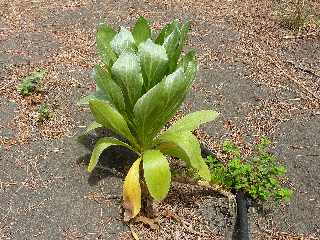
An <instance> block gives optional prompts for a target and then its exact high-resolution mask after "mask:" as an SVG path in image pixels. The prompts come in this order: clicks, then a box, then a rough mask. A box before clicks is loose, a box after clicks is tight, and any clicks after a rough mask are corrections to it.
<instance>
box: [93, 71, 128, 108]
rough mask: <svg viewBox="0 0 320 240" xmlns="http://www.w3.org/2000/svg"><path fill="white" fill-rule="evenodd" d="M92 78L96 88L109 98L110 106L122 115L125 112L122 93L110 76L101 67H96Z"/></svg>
mask: <svg viewBox="0 0 320 240" xmlns="http://www.w3.org/2000/svg"><path fill="white" fill-rule="evenodd" d="M93 76H94V79H95V81H96V83H97V85H98V87H99V88H100V89H101V90H103V91H104V93H105V94H106V95H107V96H109V99H110V102H111V103H112V105H113V106H115V108H116V109H117V110H118V111H119V112H121V113H123V112H124V110H125V103H124V99H123V96H122V92H121V89H120V87H119V86H118V85H117V84H116V83H115V82H114V81H113V80H112V78H111V74H110V73H109V72H108V71H106V70H104V69H103V68H102V67H101V66H99V65H96V66H95V69H94V74H93Z"/></svg>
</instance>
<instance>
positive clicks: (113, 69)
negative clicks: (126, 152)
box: [82, 17, 218, 219]
mask: <svg viewBox="0 0 320 240" xmlns="http://www.w3.org/2000/svg"><path fill="white" fill-rule="evenodd" d="M188 30H189V23H188V22H187V23H184V24H183V25H180V23H179V22H178V21H176V20H174V21H172V22H170V23H169V24H167V25H166V26H165V27H164V28H163V29H162V30H161V32H160V34H159V35H158V36H156V37H153V36H152V34H151V29H150V26H149V24H148V22H147V21H146V20H145V19H144V18H143V17H140V18H139V19H138V21H137V22H136V24H135V26H134V27H133V29H132V31H131V32H130V31H129V30H127V29H126V28H121V29H120V30H119V32H116V31H115V30H113V29H112V28H111V27H109V26H107V25H105V24H102V25H99V27H98V30H97V36H96V41H97V50H98V52H99V54H100V56H101V59H102V62H103V63H102V64H100V65H97V66H96V67H95V69H94V79H95V81H96V84H97V90H96V92H95V93H93V94H91V95H89V96H87V97H85V99H83V100H82V102H83V103H86V102H87V103H88V104H89V106H90V109H91V112H92V114H93V115H94V117H95V120H96V121H95V122H93V123H91V124H90V125H89V126H88V128H87V130H86V132H85V133H88V132H89V131H91V130H94V129H96V128H99V127H104V128H109V129H111V130H112V131H114V132H115V133H117V134H119V135H121V136H123V137H124V138H126V139H127V142H123V141H120V140H119V139H116V138H112V137H103V138H101V139H99V140H98V141H97V143H96V145H95V148H94V150H93V152H92V156H91V159H90V163H89V166H88V170H89V172H91V171H92V170H93V169H94V168H95V166H96V164H97V162H98V159H99V156H100V155H101V153H102V152H103V151H104V150H105V149H106V148H108V147H110V146H112V145H120V146H124V147H127V148H128V149H130V150H132V151H134V152H136V153H137V154H138V156H139V157H138V159H137V160H136V161H135V162H134V163H133V164H132V166H131V168H130V170H129V172H128V174H127V176H126V178H125V181H124V187H123V200H124V202H123V206H124V208H125V209H126V213H127V216H128V219H130V218H133V217H135V216H136V215H137V214H138V213H139V211H140V209H141V185H140V183H142V184H146V186H147V189H148V191H149V194H150V195H151V196H152V197H153V198H154V199H156V200H158V201H160V200H162V199H164V198H165V197H166V195H167V194H168V191H169V187H170V183H171V172H170V168H169V163H168V160H167V158H166V157H165V155H169V156H174V157H178V158H180V159H182V160H184V161H185V162H186V163H187V165H188V166H190V167H192V168H194V169H195V170H196V171H197V172H198V174H199V175H200V176H201V177H202V178H203V179H205V180H208V181H209V180H210V178H211V176H210V171H209V169H208V167H207V165H206V163H205V162H204V160H203V159H202V157H201V154H200V146H199V142H198V140H197V138H196V137H195V136H194V135H193V134H192V133H191V131H192V130H194V129H195V128H197V127H198V126H199V125H200V124H202V123H205V122H208V121H212V120H214V119H215V118H216V117H217V115H218V113H217V112H214V111H199V112H195V113H191V114H189V115H187V116H185V117H184V118H182V119H181V120H179V121H177V122H176V123H175V124H174V125H172V126H171V127H170V128H169V129H167V130H166V131H164V132H162V131H161V130H162V129H163V127H164V125H165V124H166V123H167V122H168V120H169V119H170V118H171V117H172V116H173V115H174V114H175V113H176V111H177V110H178V109H179V107H180V106H181V104H182V102H183V100H184V99H185V96H186V94H187V92H188V91H189V89H190V87H191V85H192V83H193V81H194V79H195V76H196V72H197V62H196V58H195V54H194V52H193V51H190V52H188V53H186V54H185V55H184V56H181V53H182V47H183V45H184V43H185V41H186V37H187V32H188ZM141 174H143V178H142V177H140V175H141Z"/></svg>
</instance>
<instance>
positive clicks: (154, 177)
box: [143, 150, 171, 201]
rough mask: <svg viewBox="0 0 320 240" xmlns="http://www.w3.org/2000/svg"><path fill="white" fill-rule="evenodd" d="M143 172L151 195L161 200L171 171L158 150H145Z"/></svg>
mask: <svg viewBox="0 0 320 240" xmlns="http://www.w3.org/2000/svg"><path fill="white" fill-rule="evenodd" d="M143 174H144V179H145V181H146V184H147V187H148V190H149V192H150V194H151V196H152V197H153V198H154V199H156V200H157V201H161V200H163V199H164V198H165V197H166V196H167V194H168V191H169V188H170V182H171V172H170V167H169V163H168V160H167V159H166V157H165V156H163V154H162V153H161V152H160V151H159V150H147V151H145V153H144V154H143Z"/></svg>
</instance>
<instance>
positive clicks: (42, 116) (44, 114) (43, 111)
mask: <svg viewBox="0 0 320 240" xmlns="http://www.w3.org/2000/svg"><path fill="white" fill-rule="evenodd" d="M37 112H38V121H39V122H43V121H44V120H47V119H49V118H51V117H52V115H53V113H52V112H51V111H50V110H49V107H48V105H47V104H43V105H41V106H40V107H39V108H38V110H37Z"/></svg>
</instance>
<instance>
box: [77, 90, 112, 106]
mask: <svg viewBox="0 0 320 240" xmlns="http://www.w3.org/2000/svg"><path fill="white" fill-rule="evenodd" d="M94 99H98V100H103V101H108V102H109V101H110V98H109V96H107V95H106V94H105V93H104V92H103V91H102V90H101V89H97V91H95V92H92V93H90V94H89V95H87V96H85V97H83V98H81V99H80V100H79V101H78V102H77V104H78V105H88V104H89V102H90V100H94Z"/></svg>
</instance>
